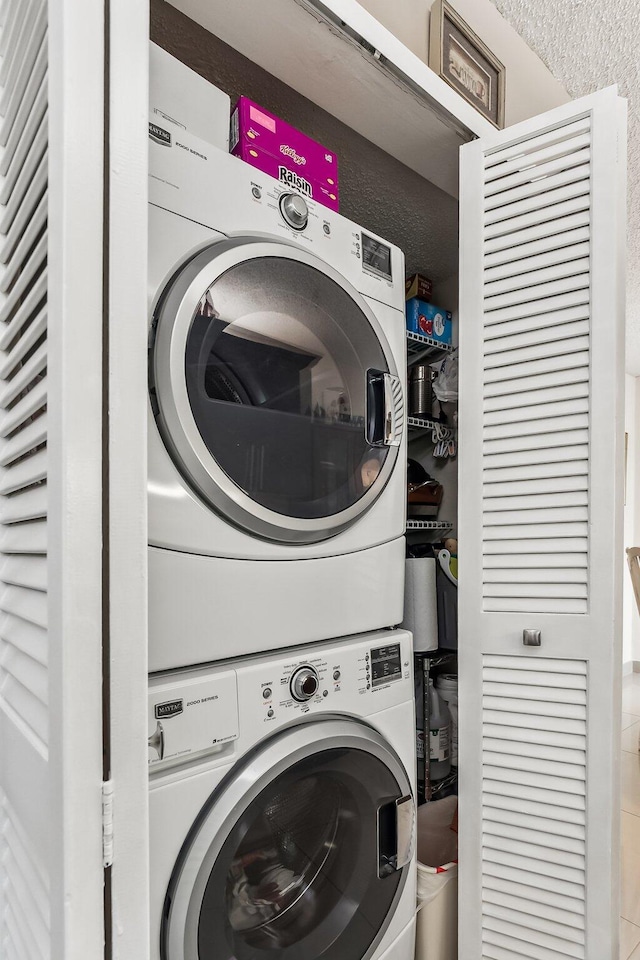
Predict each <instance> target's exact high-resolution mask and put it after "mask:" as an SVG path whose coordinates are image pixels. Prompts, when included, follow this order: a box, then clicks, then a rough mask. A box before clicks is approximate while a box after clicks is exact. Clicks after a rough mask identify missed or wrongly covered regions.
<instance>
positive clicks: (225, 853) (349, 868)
mask: <svg viewBox="0 0 640 960" xmlns="http://www.w3.org/2000/svg"><path fill="white" fill-rule="evenodd" d="M411 667H412V649H411V635H410V634H408V633H406V632H404V631H380V632H379V633H374V634H373V635H369V636H367V637H353V638H348V639H345V640H342V641H341V642H339V643H336V642H332V643H325V644H314V645H313V647H301V648H298V649H296V650H290V651H288V652H287V653H285V654H284V655H283V654H282V653H281V654H279V655H271V656H266V657H249V658H245V659H244V660H242V661H240V662H234V661H228V662H224V663H220V664H217V665H214V666H213V667H211V668H201V667H200V668H191V669H190V670H187V671H180V672H175V673H168V674H164V675H159V676H156V677H154V678H152V680H151V684H150V695H149V730H150V734H151V737H150V741H149V743H150V746H149V761H150V774H151V780H150V830H151V834H150V857H151V872H150V880H151V960H159V958H161V960H255V958H256V957H258V956H262V955H263V953H264V955H265V956H268V957H270V958H272V960H301V958H313V960H383V958H384V960H413V955H414V915H415V902H416V901H415V897H416V883H415V853H414V850H415V839H414V829H415V810H414V796H415V790H414V782H415V776H414V770H415V726H414V722H415V719H414V707H413V682H412V670H411Z"/></svg>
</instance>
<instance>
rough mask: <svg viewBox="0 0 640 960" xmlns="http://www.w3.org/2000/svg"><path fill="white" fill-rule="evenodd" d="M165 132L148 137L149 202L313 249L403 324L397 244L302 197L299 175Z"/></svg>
mask: <svg viewBox="0 0 640 960" xmlns="http://www.w3.org/2000/svg"><path fill="white" fill-rule="evenodd" d="M161 132H162V131H161ZM164 134H165V136H164V137H160V139H158V138H152V139H151V140H150V141H149V202H150V203H152V204H154V205H155V206H157V207H162V208H163V209H164V210H169V211H170V212H171V213H175V214H177V215H178V216H181V217H186V218H187V219H189V220H192V221H194V222H195V223H201V224H202V225H203V226H205V227H209V228H211V229H212V230H215V231H218V232H220V233H223V234H226V235H227V236H239V235H245V236H246V235H258V236H268V237H272V238H275V239H278V238H279V239H282V240H284V241H286V242H288V243H291V244H293V245H295V246H298V247H301V248H302V249H304V250H307V251H309V252H310V253H314V254H315V255H316V256H318V257H320V259H322V260H323V261H324V262H325V263H328V264H329V265H330V266H332V267H333V268H334V269H336V270H338V272H339V273H340V274H341V275H342V276H343V277H345V278H346V279H347V280H349V282H350V283H352V284H353V286H354V287H355V288H356V290H358V291H359V292H360V293H361V294H363V295H364V296H366V297H371V298H372V299H374V300H378V301H380V302H381V303H385V304H387V305H388V306H390V307H393V308H395V309H396V310H399V311H401V312H402V314H403V320H402V324H403V326H404V304H405V298H404V272H405V266H404V255H403V253H402V251H401V250H400V248H399V247H396V246H395V245H393V244H390V243H388V242H386V241H385V240H384V239H383V238H382V237H377V236H375V235H374V234H372V233H370V232H369V231H368V230H363V229H362V228H361V227H360V226H359V225H358V224H357V223H353V222H352V221H351V220H347V219H346V217H343V216H341V215H340V214H339V213H336V212H335V210H331V209H329V208H328V207H325V206H324V205H323V204H321V203H319V202H318V201H317V200H315V199H312V197H311V196H309V194H308V193H304V195H303V192H301V191H302V190H303V188H302V186H300V184H304V182H305V181H304V180H301V179H300V178H298V179H297V180H296V179H295V178H294V179H292V178H291V176H290V175H289V176H287V177H286V178H285V179H284V180H278V179H276V177H275V176H269V174H267V173H264V172H263V171H261V170H259V169H257V168H256V167H252V166H250V165H249V164H247V163H245V162H244V161H243V160H240V159H239V158H238V157H234V156H232V155H231V154H228V153H225V152H224V151H222V150H218V149H216V148H215V147H213V146H211V144H210V143H207V142H206V141H205V140H201V139H199V138H198V137H196V136H194V135H193V134H192V133H190V132H189V131H187V130H184V131H179V132H177V133H176V132H175V131H164ZM282 169H283V170H284V169H285V168H284V167H283V168H282ZM298 181H300V183H298ZM298 187H299V189H298Z"/></svg>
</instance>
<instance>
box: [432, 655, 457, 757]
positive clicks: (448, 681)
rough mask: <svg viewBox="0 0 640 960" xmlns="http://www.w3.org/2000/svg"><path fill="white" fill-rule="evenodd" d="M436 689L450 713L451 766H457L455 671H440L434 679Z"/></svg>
mask: <svg viewBox="0 0 640 960" xmlns="http://www.w3.org/2000/svg"><path fill="white" fill-rule="evenodd" d="M436 690H437V691H438V694H439V695H440V698H441V699H442V700H444V701H445V703H446V704H447V706H448V707H449V713H450V714H451V766H452V767H457V766H458V677H457V676H456V674H455V673H441V674H440V676H439V677H438V678H437V679H436Z"/></svg>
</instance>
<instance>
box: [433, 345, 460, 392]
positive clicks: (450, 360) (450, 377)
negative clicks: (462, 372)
mask: <svg viewBox="0 0 640 960" xmlns="http://www.w3.org/2000/svg"><path fill="white" fill-rule="evenodd" d="M431 367H432V369H433V370H436V371H437V374H438V375H437V377H436V378H435V380H434V381H433V384H432V386H433V392H434V393H435V395H436V398H437V399H438V400H439V401H440V403H456V402H457V400H458V351H457V350H454V351H453V353H450V354H449V355H448V356H446V357H445V358H444V360H439V361H438V363H432V364H431Z"/></svg>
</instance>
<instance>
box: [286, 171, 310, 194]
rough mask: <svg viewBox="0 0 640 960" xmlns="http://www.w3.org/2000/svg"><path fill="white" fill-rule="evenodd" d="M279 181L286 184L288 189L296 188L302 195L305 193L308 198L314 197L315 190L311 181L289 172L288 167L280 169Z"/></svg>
mask: <svg viewBox="0 0 640 960" xmlns="http://www.w3.org/2000/svg"><path fill="white" fill-rule="evenodd" d="M278 179H279V180H280V183H286V185H287V186H288V187H294V189H296V190H299V191H300V193H305V194H306V195H307V196H308V197H311V196H313V190H312V188H311V184H310V183H309V181H308V180H305V179H304V177H300V176H298V174H297V173H294V172H293V170H288V169H287V168H286V167H278Z"/></svg>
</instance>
